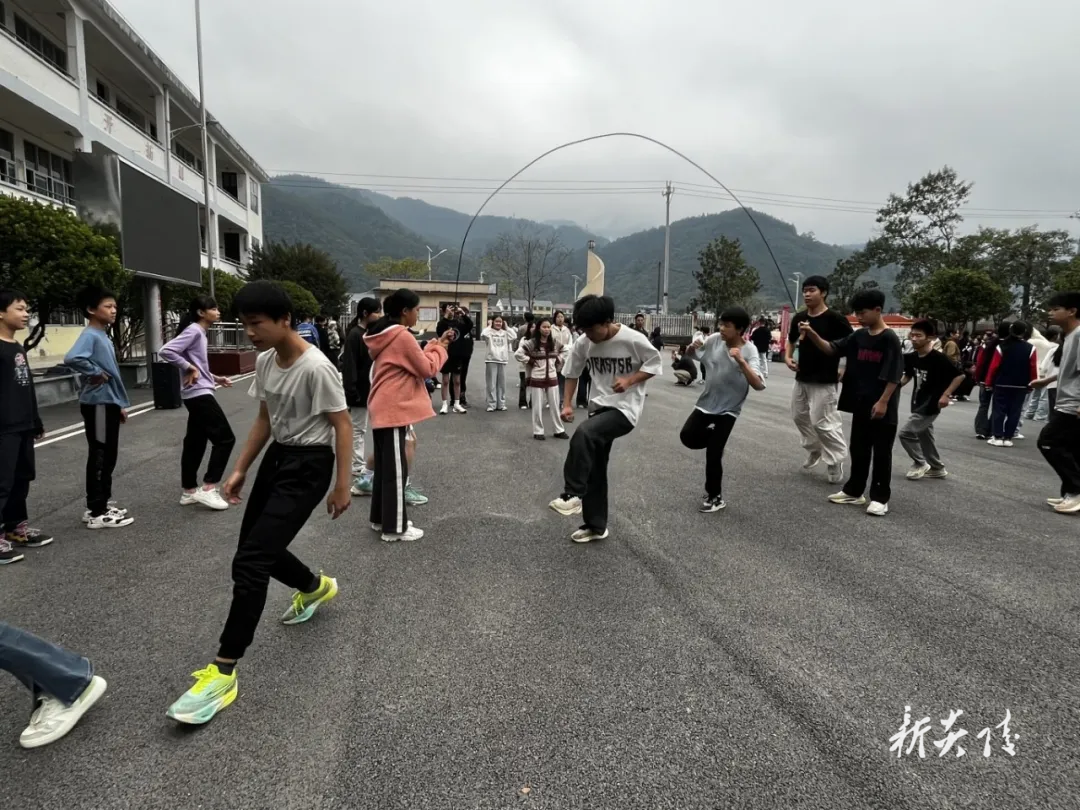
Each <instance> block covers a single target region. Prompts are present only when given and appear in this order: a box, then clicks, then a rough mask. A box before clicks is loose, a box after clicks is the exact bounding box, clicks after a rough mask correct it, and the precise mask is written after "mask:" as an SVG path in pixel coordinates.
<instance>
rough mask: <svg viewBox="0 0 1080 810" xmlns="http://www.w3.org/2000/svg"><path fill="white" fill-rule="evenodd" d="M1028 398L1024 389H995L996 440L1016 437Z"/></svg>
mask: <svg viewBox="0 0 1080 810" xmlns="http://www.w3.org/2000/svg"><path fill="white" fill-rule="evenodd" d="M1026 398H1027V390H1026V389H1023V388H1001V387H999V388H995V389H994V415H993V417H992V419H993V423H994V438H995V439H1011V438H1012V437H1013V436H1015V435H1016V430H1017V427H1018V426H1019V424H1020V412H1021V411H1022V410H1023V409H1024V400H1025V399H1026Z"/></svg>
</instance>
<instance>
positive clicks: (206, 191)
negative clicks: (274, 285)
mask: <svg viewBox="0 0 1080 810" xmlns="http://www.w3.org/2000/svg"><path fill="white" fill-rule="evenodd" d="M199 5H200V4H199V0H195V43H196V47H197V48H198V51H199V116H200V118H201V121H202V151H203V173H202V175H203V205H204V206H205V208H206V264H207V268H208V274H209V276H210V297H211V298H213V297H214V246H215V244H216V243H217V234H216V233H211V232H210V230H211V223H212V221H213V217H212V216H211V214H210V163H211V161H210V136H209V135H208V134H207V132H206V87H205V85H204V84H203V50H202V12H201V9H200V8H199Z"/></svg>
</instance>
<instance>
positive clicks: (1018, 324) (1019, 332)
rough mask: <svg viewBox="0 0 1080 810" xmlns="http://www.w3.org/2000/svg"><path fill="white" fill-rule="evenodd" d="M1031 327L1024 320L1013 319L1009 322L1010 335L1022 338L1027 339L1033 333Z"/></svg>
mask: <svg viewBox="0 0 1080 810" xmlns="http://www.w3.org/2000/svg"><path fill="white" fill-rule="evenodd" d="M1030 329H1031V327H1030V326H1028V325H1027V324H1026V323H1024V322H1023V321H1013V322H1012V323H1011V324H1009V337H1014V338H1019V339H1020V340H1027V339H1028V337H1029V336H1030V335H1031V333H1030V332H1029V330H1030Z"/></svg>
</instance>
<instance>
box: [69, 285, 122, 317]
mask: <svg viewBox="0 0 1080 810" xmlns="http://www.w3.org/2000/svg"><path fill="white" fill-rule="evenodd" d="M106 298H111V299H113V300H114V301H115V300H116V294H115V293H113V292H110V291H109V290H106V289H105V288H104V287H100V286H98V285H97V284H88V285H87V286H85V287H83V288H82V289H81V290H79V294H78V295H77V296H76V301H77V302H78V304H79V308H80V309H81V310H82V311H83V313H87V312H89V311H90V310H92V309H97V308H98V307H99V306H101V302H102V301H104V300H105V299H106Z"/></svg>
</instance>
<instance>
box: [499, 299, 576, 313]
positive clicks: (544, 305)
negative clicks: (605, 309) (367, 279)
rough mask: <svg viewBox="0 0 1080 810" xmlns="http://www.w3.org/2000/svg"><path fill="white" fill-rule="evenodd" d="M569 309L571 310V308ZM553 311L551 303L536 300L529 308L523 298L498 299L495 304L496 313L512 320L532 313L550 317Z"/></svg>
mask: <svg viewBox="0 0 1080 810" xmlns="http://www.w3.org/2000/svg"><path fill="white" fill-rule="evenodd" d="M571 309H573V307H572V306H571ZM553 310H554V305H553V304H552V303H551V301H541V300H536V301H533V302H532V306H529V302H528V301H526V300H525V299H524V298H500V299H498V300H497V301H496V302H495V311H496V312H501V313H502V314H503V315H509V316H510V317H512V318H520V317H523V316H524V315H525V313H526V312H532V313H533V314H535V315H550V314H551V313H552V311H553Z"/></svg>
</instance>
